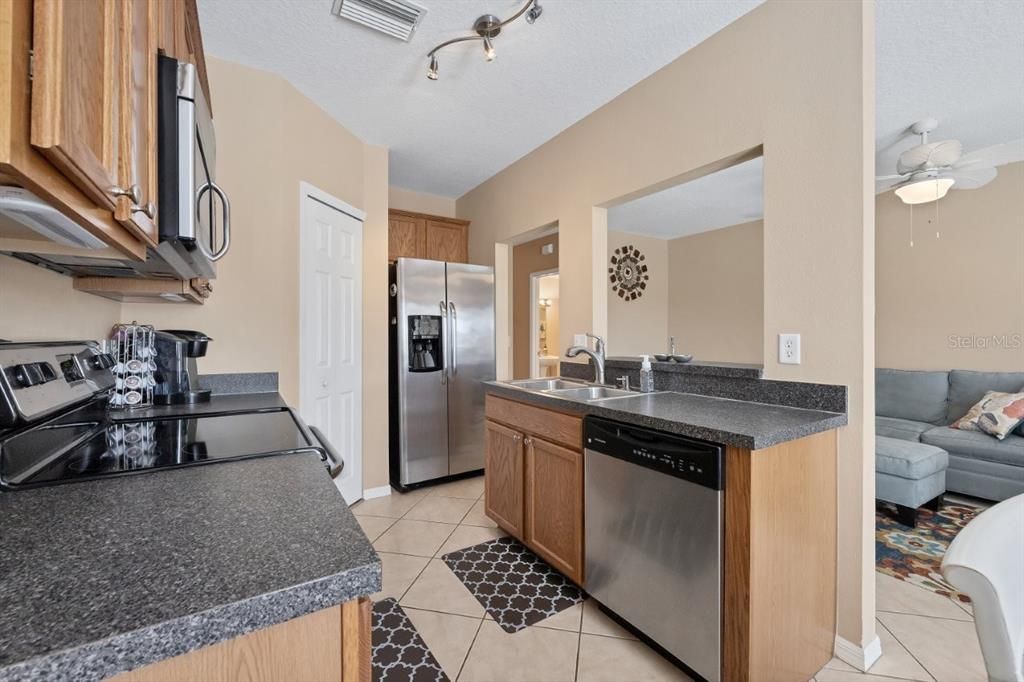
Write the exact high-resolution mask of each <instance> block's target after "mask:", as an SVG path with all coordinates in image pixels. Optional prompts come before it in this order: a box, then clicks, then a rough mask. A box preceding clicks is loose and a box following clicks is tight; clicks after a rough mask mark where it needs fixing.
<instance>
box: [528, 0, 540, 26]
mask: <svg viewBox="0 0 1024 682" xmlns="http://www.w3.org/2000/svg"><path fill="white" fill-rule="evenodd" d="M543 13H544V8H543V7H541V6H540V5H539V4H537V3H536V2H534V3H533V7H531V8H530V9H528V10H527V11H526V23H528V24H532V23H533V22H535V21H537V19H539V18H540V15H541V14H543Z"/></svg>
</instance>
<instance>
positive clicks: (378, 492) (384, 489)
mask: <svg viewBox="0 0 1024 682" xmlns="http://www.w3.org/2000/svg"><path fill="white" fill-rule="evenodd" d="M390 494H391V486H389V485H382V486H379V487H377V488H370V489H369V490H364V491H363V499H364V500H372V499H373V498H375V497H386V496H388V495H390Z"/></svg>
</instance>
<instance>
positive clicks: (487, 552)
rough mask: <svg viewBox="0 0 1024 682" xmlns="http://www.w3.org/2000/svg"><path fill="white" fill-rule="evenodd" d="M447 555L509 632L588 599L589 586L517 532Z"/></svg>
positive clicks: (465, 583) (468, 585)
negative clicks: (549, 561) (570, 576)
mask: <svg viewBox="0 0 1024 682" xmlns="http://www.w3.org/2000/svg"><path fill="white" fill-rule="evenodd" d="M441 558H442V559H443V560H444V562H445V563H446V564H448V568H450V569H452V573H454V574H455V575H456V576H458V578H459V580H461V581H462V584H464V585H465V586H466V588H467V589H469V591H470V592H472V593H473V596H474V597H476V599H477V601H478V602H480V604H481V606H483V607H484V609H486V611H487V613H489V614H490V616H491V618H493V619H494V620H495V621H497V623H498V625H500V626H501V629H502V630H504V631H505V632H509V633H513V632H519V631H520V630H522V629H523V628H525V627H527V626H529V625H533V624H534V623H539V622H540V621H542V620H544V619H545V618H549V617H551V616H553V615H555V614H556V613H558V612H560V611H562V610H564V609H567V608H569V607H570V606H573V605H574V604H578V603H579V602H581V601H583V590H581V589H580V588H578V587H576V586H575V585H574V584H573V583H572V582H571V581H570V580H569V579H568V578H566V577H565V576H564V575H562V574H561V573H559V572H558V571H556V570H555V569H553V568H551V566H549V565H548V564H547V562H545V561H544V560H543V559H541V558H540V557H538V556H537V555H536V554H534V553H533V552H531V551H530V550H529V549H527V548H526V547H525V546H523V545H522V544H520V543H519V542H518V541H517V540H515V539H513V538H498V539H497V540H488V541H487V542H482V543H480V544H479V545H473V546H472V547H467V548H466V549H460V550H458V551H457V552H451V553H450V554H445V555H444V556H443V557H441Z"/></svg>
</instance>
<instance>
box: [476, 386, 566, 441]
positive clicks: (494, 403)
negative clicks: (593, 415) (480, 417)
mask: <svg viewBox="0 0 1024 682" xmlns="http://www.w3.org/2000/svg"><path fill="white" fill-rule="evenodd" d="M486 413H487V418H488V419H492V420H494V421H496V422H501V423H502V424H506V425H508V426H510V427H512V428H514V429H516V430H518V431H524V432H526V433H530V434H533V435H535V436H540V437H541V438H544V439H545V440H549V441H551V442H553V443H558V444H560V445H564V446H566V447H568V448H572V449H574V450H582V449H583V419H582V418H581V417H577V416H574V415H571V414H564V413H562V412H555V411H554V410H549V409H546V408H543V407H536V406H534V405H526V404H524V403H519V402H516V401H514V400H508V399H506V398H499V397H498V396H495V395H490V394H488V395H487V406H486Z"/></svg>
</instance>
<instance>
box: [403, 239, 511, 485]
mask: <svg viewBox="0 0 1024 682" xmlns="http://www.w3.org/2000/svg"><path fill="white" fill-rule="evenodd" d="M390 278H391V288H390V306H389V309H390V317H391V319H390V322H391V334H390V343H389V349H390V356H391V362H390V371H389V388H390V403H391V410H390V438H389V441H390V469H391V483H392V485H393V486H395V487H396V488H398V489H399V490H404V489H407V488H409V487H411V486H416V485H417V484H419V483H423V482H425V481H433V480H436V479H442V478H447V477H449V476H456V475H458V474H464V473H467V472H471V471H477V470H481V469H483V467H484V388H483V383H482V382H484V381H490V380H492V379H494V269H493V268H490V267H485V266H482V265H467V264H465V263H444V262H442V261H434V260H421V259H418V258H399V259H398V260H397V261H396V262H395V263H393V264H392V265H391V266H390Z"/></svg>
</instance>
